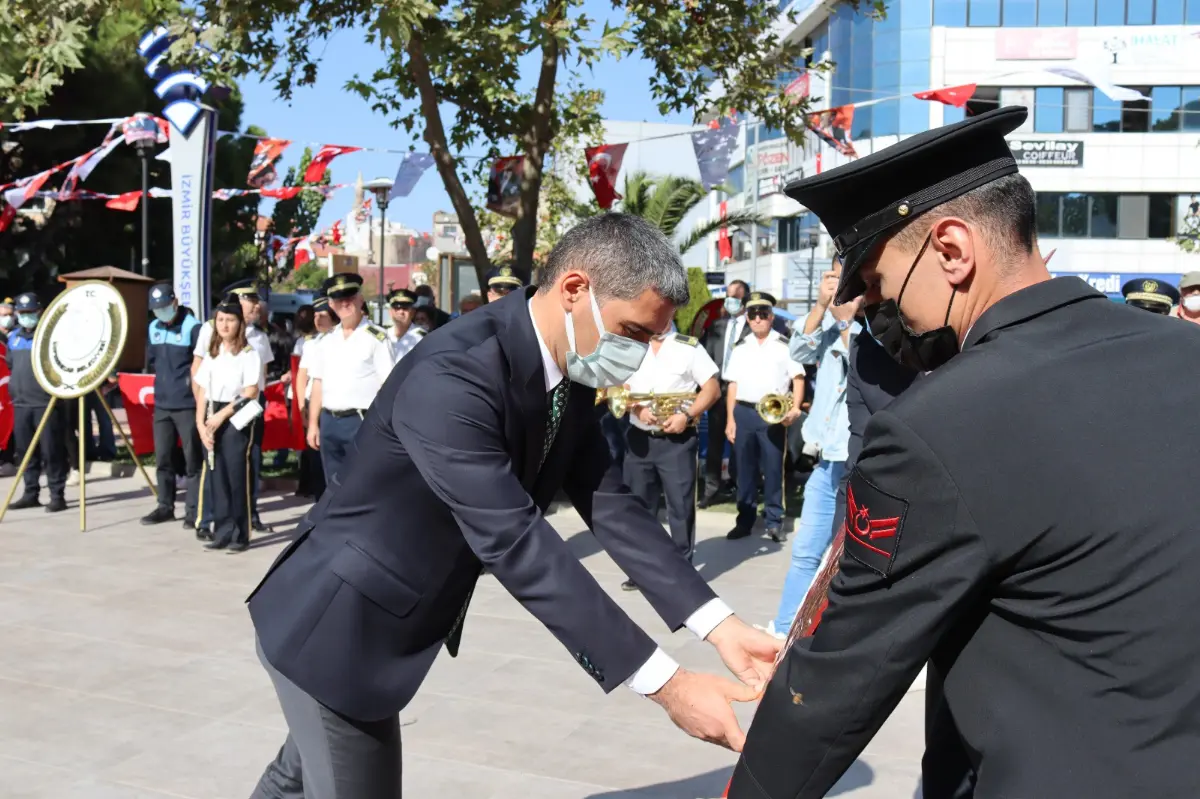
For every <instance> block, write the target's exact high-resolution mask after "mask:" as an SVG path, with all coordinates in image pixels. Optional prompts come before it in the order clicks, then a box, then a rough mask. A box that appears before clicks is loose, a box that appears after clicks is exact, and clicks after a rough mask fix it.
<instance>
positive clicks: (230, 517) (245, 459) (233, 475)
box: [202, 419, 262, 543]
mask: <svg viewBox="0 0 1200 799" xmlns="http://www.w3.org/2000/svg"><path fill="white" fill-rule="evenodd" d="M261 425H262V420H261V419H255V420H254V421H253V422H251V423H250V426H249V427H247V428H246V429H244V430H238V429H237V428H236V427H234V426H233V425H232V424H230V423H229V422H226V423H225V424H223V425H221V427H220V428H219V429H218V430H217V434H216V436H215V437H214V446H213V467H212V471H211V472H209V470H208V463H207V462H206V463H205V464H204V469H203V470H202V475H203V477H202V482H206V483H211V497H212V532H213V540H214V541H216V542H224V543H233V542H242V543H247V542H249V541H250V500H251V497H250V478H251V468H250V450H251V447H252V445H253V443H254V429H253V428H254V427H255V426H261Z"/></svg>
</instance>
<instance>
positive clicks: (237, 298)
mask: <svg viewBox="0 0 1200 799" xmlns="http://www.w3.org/2000/svg"><path fill="white" fill-rule="evenodd" d="M241 297H242V295H239V294H236V293H235V292H232V291H231V292H229V293H228V294H226V295H225V296H224V297H222V298H221V301H220V302H219V303H217V307H216V310H215V311H214V312H213V316H214V317H215V316H216V314H217V313H227V314H233V315H234V316H236V317H237V318H238V319H241V318H242V302H241Z"/></svg>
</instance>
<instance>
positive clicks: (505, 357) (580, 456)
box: [249, 289, 714, 720]
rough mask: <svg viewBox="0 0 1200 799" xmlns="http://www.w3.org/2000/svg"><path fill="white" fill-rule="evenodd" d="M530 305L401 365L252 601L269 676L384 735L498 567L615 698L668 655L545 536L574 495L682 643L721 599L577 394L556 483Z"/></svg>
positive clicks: (483, 317) (495, 315) (557, 453)
mask: <svg viewBox="0 0 1200 799" xmlns="http://www.w3.org/2000/svg"><path fill="white" fill-rule="evenodd" d="M531 292H532V289H529V290H527V291H524V292H513V294H511V295H509V296H508V297H506V298H505V299H503V300H500V301H498V302H494V303H489V304H487V305H486V306H485V307H483V308H480V309H479V310H476V311H473V312H471V313H469V314H467V315H465V316H463V317H461V318H459V319H457V320H456V321H455V322H454V324H452V325H447V326H446V327H444V328H439V329H438V330H436V331H434V332H433V333H430V334H429V335H428V336H427V337H426V338H425V339H424V340H423V341H422V342H421V345H420V346H419V347H417V348H416V349H415V350H413V351H412V353H410V354H409V355H408V356H406V357H405V358H404V359H403V360H402V361H400V363H399V364H397V366H396V368H395V369H394V370H393V371H392V374H391V376H390V377H389V378H388V379H387V381H386V382H385V383H384V385H383V387H382V388H381V389H380V391H379V394H378V396H377V397H376V398H375V401H374V403H372V405H371V407H370V409H369V410H368V411H367V414H366V418H365V420H364V421H363V424H362V427H361V428H360V430H359V432H358V435H357V437H356V438H355V441H354V445H353V448H352V450H351V452H350V453H349V455H348V457H347V459H346V463H345V465H344V466H343V468H342V469H341V471H339V473H338V475H337V479H334V480H333V481H332V482H331V483H330V485H329V488H328V490H327V491H326V492H325V494H324V496H323V497H322V498H321V501H320V502H319V503H318V504H317V505H316V506H315V507H314V508H313V509H312V510H311V511H310V512H309V514H308V515H307V516H306V517H305V519H304V521H303V522H302V524H301V526H300V534H299V537H298V538H297V539H296V541H295V543H293V544H292V545H291V546H289V547H288V548H287V549H286V550H285V551H284V552H283V553H282V554H281V555H280V556H279V558H278V559H277V560H276V562H275V564H274V566H272V568H271V570H270V571H269V572H268V573H267V576H266V577H265V578H264V580H263V582H262V583H261V584H260V586H259V587H258V588H257V589H256V591H255V593H254V594H252V595H251V598H250V600H249V602H250V614H251V616H252V618H253V620H254V626H255V629H256V631H257V633H258V637H259V640H260V642H261V644H262V648H263V651H264V653H265V654H266V656H267V660H268V661H270V663H271V664H272V665H273V666H275V668H277V669H278V670H279V671H280V672H282V673H283V674H284V675H285V676H286V677H287V678H288V679H290V680H292V682H294V683H296V685H298V686H299V687H300V688H302V689H303V690H304V691H306V692H307V693H308V694H309V695H311V696H312V697H313V698H315V699H317V700H318V701H320V702H321V703H322V704H325V705H327V706H328V707H330V708H332V709H334V710H336V711H338V712H340V713H343V714H345V715H347V716H350V717H352V718H357V719H363V720H372V719H380V718H384V717H386V716H390V715H394V714H395V713H397V712H398V711H399V710H400V709H401V708H403V707H404V706H405V704H407V702H408V701H409V699H411V698H412V696H413V694H414V693H415V692H416V690H417V688H418V686H419V685H420V683H421V681H422V679H423V678H424V676H425V674H426V672H427V671H428V669H429V667H430V665H431V664H432V662H433V659H434V657H435V656H436V654H437V652H438V650H439V649H440V647H441V645H442V643H443V641H444V640H445V639H446V637H447V634H448V633H449V631H450V630H451V628H452V625H453V624H454V621H455V619H456V617H457V616H458V614H459V612H460V611H462V610H464V603H465V602H466V601H467V599H468V596H469V593H470V592H471V590H472V589H473V587H474V585H475V581H476V579H477V577H478V575H479V573H480V568H481V566H486V567H487V569H488V570H489V571H490V572H491V573H492V574H493V575H494V576H495V577H496V579H497V580H499V581H500V584H501V585H503V586H504V587H505V588H506V589H507V590H508V591H509V592H510V593H511V594H512V595H513V596H514V597H516V598H517V599H518V600H519V601H520V602H521V603H522V604H523V605H524V606H525V607H526V609H527V610H529V612H530V613H532V614H533V615H534V616H536V617H537V618H538V619H539V620H540V621H541V622H542V623H543V624H545V625H546V627H547V628H549V630H550V631H551V632H552V633H553V634H554V635H555V637H557V638H558V639H559V641H561V642H562V644H563V646H565V647H566V648H567V650H568V651H570V652H571V653H572V654H573V655H574V656H575V658H576V660H577V661H578V662H579V663H580V664H581V665H582V666H583V667H584V669H585V670H586V671H587V672H588V673H589V674H590V675H591V676H592V677H593V678H594V679H595V680H596V681H597V682H599V683H600V685H601V687H602V688H603V689H604V690H605V691H609V690H612V689H613V688H614V687H615V686H617V685H620V684H621V683H622V682H623V681H625V680H627V679H628V678H629V677H630V676H631V675H632V674H633V673H634V672H635V671H636V670H637V669H638V668H639V667H640V666H641V665H642V664H643V663H644V662H645V661H646V659H647V658H649V657H650V655H651V654H652V653H653V651H654V648H655V645H654V642H653V641H652V640H651V639H650V637H649V636H647V635H646V633H645V632H643V631H642V630H641V629H640V628H639V627H638V626H637V625H636V624H634V623H633V622H632V621H631V620H630V619H629V618H628V617H627V616H626V615H625V613H624V612H623V611H622V610H621V609H620V608H619V607H618V606H617V604H616V603H615V602H614V601H613V600H612V599H611V598H610V597H609V595H608V594H606V593H605V592H604V590H603V589H602V588H601V587H600V586H599V585H598V584H597V583H596V581H595V580H594V579H593V578H592V577H591V575H590V574H589V573H588V571H587V569H585V568H584V567H583V565H582V564H580V563H579V561H578V560H577V559H576V558H575V557H574V556H573V555H572V554H571V551H570V549H569V548H568V547H567V545H566V543H565V542H564V541H563V539H562V538H561V537H560V536H559V534H558V533H557V532H556V531H555V530H554V528H553V527H551V526H550V524H549V523H548V522H547V521H546V520H545V519H544V518H543V516H542V513H543V511H544V510H545V508H546V507H547V506H548V505H549V504H550V502H551V500H552V499H554V497H555V494H556V493H557V491H558V490H559V488H560V487H561V488H562V489H563V490H564V491H565V492H566V494H567V496H568V497H569V498H570V499H571V502H572V503H573V504H574V506H575V508H576V509H577V510H578V511H579V513H580V514H581V515H582V517H583V519H584V521H585V523H587V524H588V525H589V526H590V527H591V528H592V531H593V533H594V534H595V535H596V537H597V538H598V539H599V542H600V544H601V545H602V546H603V547H604V548H605V549H606V550H607V551H608V553H609V554H610V555H611V556H612V557H613V559H614V560H615V561H616V562H617V565H618V566H620V567H621V568H622V569H623V570H624V571H625V572H626V573H627V574H628V575H629V576H630V577H631V578H632V579H633V580H634V581H635V582H636V583H637V584H638V586H639V588H641V590H642V593H643V594H644V596H645V597H646V599H647V600H648V601H649V602H650V604H651V605H652V606H653V607H654V609H655V610H656V611H657V612H658V613H659V615H660V616H662V618H663V620H664V621H665V622H666V623H667V625H668V627H670V629H672V630H676V629H678V628H679V627H681V626H682V625H683V623H684V621H685V620H686V619H687V617H688V616H689V615H691V614H692V613H693V612H694V611H695V610H696V609H697V608H699V607H700V606H701V605H702V604H704V603H705V602H707V601H708V600H710V599H712V598H713V597H714V594H713V592H712V590H711V589H710V588H709V587H708V585H707V584H706V583H705V582H704V580H702V579H701V578H700V577H699V575H698V574H697V573H696V570H695V569H694V568H692V567H691V566H690V565H689V564H688V563H687V561H685V560H684V559H683V558H682V557H680V556H679V554H678V552H677V551H676V550H675V547H674V545H673V544H672V543H671V539H670V536H667V535H665V534H664V533H663V531H662V527H661V525H660V524H659V523H658V521H657V520H656V519H655V518H654V517H653V516H651V515H650V513H649V512H648V511H647V509H646V507H645V505H643V504H642V503H641V501H640V500H638V499H637V498H636V497H634V496H633V495H632V494H630V493H629V491H628V489H627V488H626V487H625V486H624V485H623V484H622V482H621V478H620V475H619V474H618V470H617V469H616V468H615V467H613V466H612V461H611V458H610V456H609V452H608V446H607V444H606V443H605V440H604V437H603V435H602V434H601V432H600V427H599V425H598V424H597V422H596V415H595V413H594V412H593V404H594V403H593V400H594V397H595V390H594V389H591V388H587V387H586V386H582V385H577V384H572V385H571V388H570V395H569V399H568V406H567V409H566V412H565V415H564V418H563V420H562V422H561V427H560V429H559V432H558V436H557V437H556V438H555V441H554V445H553V447H552V448H551V449H550V452H549V454H548V456H547V458H546V463H545V465H544V466H543V467H542V468H541V469H540V470H539V468H538V465H539V462H540V461H541V459H542V450H543V444H544V442H545V433H546V425H547V419H548V417H547V394H546V384H545V376H544V370H543V367H542V358H541V352H540V349H539V347H538V343H537V339H536V338H535V335H534V330H533V324H532V322H531V320H530V317H529V312H528V309H527V307H526V298H527V297H528V296H530V294H531Z"/></svg>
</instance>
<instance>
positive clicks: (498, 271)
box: [487, 266, 525, 302]
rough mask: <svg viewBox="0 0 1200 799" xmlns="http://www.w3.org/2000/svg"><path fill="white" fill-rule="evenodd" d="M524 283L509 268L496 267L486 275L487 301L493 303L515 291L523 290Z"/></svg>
mask: <svg viewBox="0 0 1200 799" xmlns="http://www.w3.org/2000/svg"><path fill="white" fill-rule="evenodd" d="M524 287H525V281H523V280H521V276H520V275H518V274H517V273H516V272H514V271H513V268H512V267H511V266H497V267H495V268H494V269H492V270H491V271H489V272H488V273H487V301H488V302H495V301H496V300H498V299H500V298H501V297H507V296H508V295H509V294H511V293H512V292H514V291H516V290H517V289H520V288H524Z"/></svg>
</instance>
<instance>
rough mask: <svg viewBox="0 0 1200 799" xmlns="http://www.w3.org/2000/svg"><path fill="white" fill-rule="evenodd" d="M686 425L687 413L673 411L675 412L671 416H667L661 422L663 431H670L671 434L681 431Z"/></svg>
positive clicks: (685, 428)
mask: <svg viewBox="0 0 1200 799" xmlns="http://www.w3.org/2000/svg"><path fill="white" fill-rule="evenodd" d="M687 426H688V417H687V414H686V413H675V414H672V415H671V416H669V417H667V420H666V421H665V422H663V426H662V429H663V432H664V433H670V434H671V435H678V434H679V433H682V432H683V431H684V430H687Z"/></svg>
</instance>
